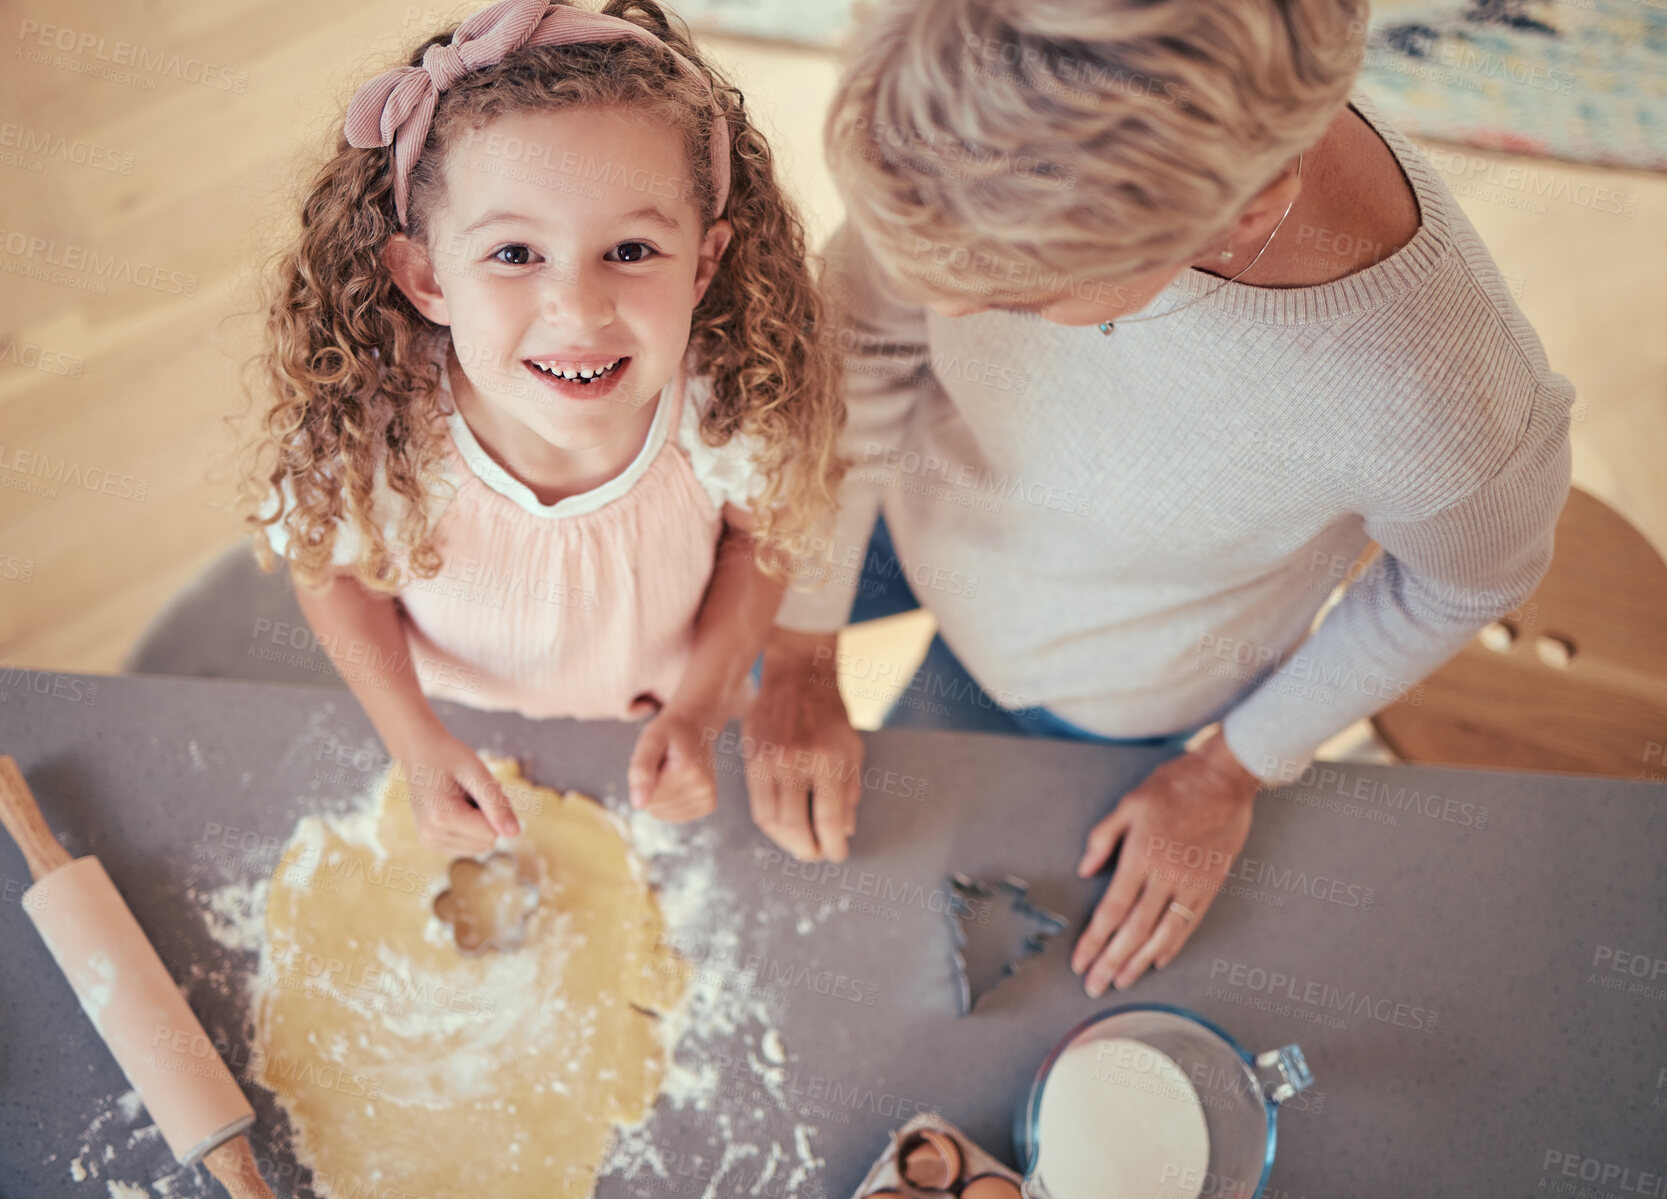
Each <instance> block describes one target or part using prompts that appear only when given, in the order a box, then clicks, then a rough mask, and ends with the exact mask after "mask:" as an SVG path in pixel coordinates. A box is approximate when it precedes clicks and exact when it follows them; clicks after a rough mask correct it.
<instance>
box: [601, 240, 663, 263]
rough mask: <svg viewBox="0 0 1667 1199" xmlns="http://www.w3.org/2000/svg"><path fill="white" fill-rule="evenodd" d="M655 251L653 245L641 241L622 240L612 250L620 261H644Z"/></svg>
mask: <svg viewBox="0 0 1667 1199" xmlns="http://www.w3.org/2000/svg"><path fill="white" fill-rule="evenodd" d="M655 252H656V251H655V249H654V247H653V246H651V245H649V244H648V243H646V242H640V241H622V242H620V243H619V244H618V245H617V246H615V247H614V248H613V250H612V251H610V253H612V254H614V255H615V256H616V258H615V261H618V262H642V261H644V260H645V259H646V258H648V256H649V255H650V254H653V253H655Z"/></svg>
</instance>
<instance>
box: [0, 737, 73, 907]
mask: <svg viewBox="0 0 1667 1199" xmlns="http://www.w3.org/2000/svg"><path fill="white" fill-rule="evenodd" d="M0 824H4V825H5V826H6V831H7V832H8V833H10V834H11V835H12V840H13V841H16V842H17V847H18V848H19V849H21V850H22V851H23V860H24V861H26V862H28V863H29V873H30V874H32V875H33V876H34V877H35V878H36V879H42V878H45V877H46V876H47V875H49V874H51V873H52V872H53V871H54V870H56V869H58V867H60V866H64V865H67V864H68V863H69V862H70V860H71V859H70V855H69V854H68V852H66V851H65V849H64V847H63V846H62V845H59V844H58V838H56V837H54V836H53V835H52V830H51V829H50V828H48V827H47V824H46V817H44V816H42V815H41V810H40V805H39V804H37V803H36V802H35V797H34V795H33V793H31V792H30V790H29V784H28V783H27V782H26V781H25V780H24V778H23V771H21V770H19V769H18V768H17V762H16V760H14V759H13V758H12V756H11V755H10V754H0Z"/></svg>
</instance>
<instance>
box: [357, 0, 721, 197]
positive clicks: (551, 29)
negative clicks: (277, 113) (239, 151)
mask: <svg viewBox="0 0 1667 1199" xmlns="http://www.w3.org/2000/svg"><path fill="white" fill-rule="evenodd" d="M627 39H629V40H630V41H634V42H641V43H642V44H643V45H645V46H659V47H660V48H662V49H663V50H665V51H666V53H668V54H670V55H671V56H672V59H673V61H675V62H676V64H677V68H678V70H680V71H682V72H683V73H684V74H685V75H688V76H689V77H690V78H692V79H695V80H698V81H699V82H700V84H701V85H702V86H703V87H705V88H706V89H708V90H710V89H711V87H712V81H711V79H710V78H708V77H707V75H706V74H705V73H704V72H703V71H701V70H700V68H699V67H697V66H695V65H694V63H692V62H690V61H689V60H688V59H686V58H684V57H683V56H682V55H681V54H679V53H678V52H677V51H676V50H673V49H672V48H671V47H670V46H668V45H666V44H665V43H664V42H662V41H661V40H660V39H659V38H657V37H655V36H654V34H653V33H651V32H649V31H648V30H647V29H644V28H643V27H642V26H641V25H634V24H632V23H631V22H630V21H625V20H621V19H620V18H619V17H609V16H604V15H603V14H602V13H598V12H591V11H590V10H588V9H584V8H575V7H573V6H572V5H568V4H551V3H548V0H498V3H496V4H491V5H488V6H487V7H486V8H483V9H481V10H480V11H479V12H477V13H475V14H474V15H473V16H471V17H470V18H469V19H468V20H466V21H464V22H463V24H461V25H459V26H458V27H457V32H456V33H454V34H453V35H452V39H451V45H449V46H430V47H429V48H428V50H427V52H425V53H424V54H423V65H422V66H420V67H396V68H395V69H393V70H392V71H384V72H383V73H382V74H380V75H378V76H377V77H376V78H375V79H372V80H370V81H369V82H368V83H366V84H365V85H364V86H363V87H361V88H360V89H359V90H358V91H357V92H356V93H354V96H353V102H352V103H351V104H349V105H348V106H347V124H346V127H345V132H346V134H347V144H348V145H350V146H357V147H358V148H360V149H369V148H371V147H373V146H386V145H388V144H389V143H390V142H391V143H393V147H394V162H393V170H394V205H395V207H397V208H398V210H399V223H400V226H401V228H403V227H404V226H405V206H406V200H407V193H408V192H409V190H410V186H411V182H410V181H411V169H412V168H413V167H415V166H416V165H417V156H418V155H419V154H421V153H422V148H423V143H424V142H425V141H426V140H427V139H428V129H429V125H430V124H432V123H433V120H434V108H435V106H436V105H437V104H438V103H439V101H440V93H441V92H443V91H445V90H446V89H447V88H448V87H450V86H451V85H452V84H454V83H456V82H457V81H458V80H459V79H461V78H462V77H463V76H464V75H466V74H468V73H469V72H470V71H473V70H477V69H479V68H481V67H489V66H491V65H492V64H493V63H496V62H500V61H502V60H503V58H504V56H505V55H507V54H509V53H510V52H512V51H514V50H519V49H520V48H521V47H522V46H571V45H576V44H579V43H585V42H617V41H624V40H627ZM712 189H713V191H714V193H715V194H716V196H717V206H716V208H715V209H714V210H713V215H714V216H721V215H722V214H723V210H724V205H725V203H726V202H727V201H728V199H729V123H728V122H727V121H726V120H725V119H724V115H723V110H722V109H721V108H719V107H718V101H717V97H716V96H714V97H713V99H712Z"/></svg>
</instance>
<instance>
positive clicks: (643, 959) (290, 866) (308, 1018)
mask: <svg viewBox="0 0 1667 1199" xmlns="http://www.w3.org/2000/svg"><path fill="white" fill-rule="evenodd" d="M489 764H490V765H491V766H492V770H493V773H494V774H495V775H496V776H497V777H498V779H499V780H500V781H501V782H503V783H504V784H505V785H506V786H507V787H508V788H510V789H511V795H512V802H513V804H514V806H515V808H516V811H517V814H518V816H519V818H520V821H521V826H522V833H521V835H520V836H518V837H516V838H515V839H514V840H512V841H508V842H500V848H502V849H506V850H508V851H509V852H511V853H513V854H514V855H515V857H516V859H517V862H518V863H519V865H520V867H521V873H522V874H523V876H525V877H527V878H528V879H529V880H531V881H533V882H534V883H535V885H536V886H537V890H538V900H539V902H538V906H537V908H536V909H535V910H534V911H533V912H532V913H531V914H530V916H528V917H527V925H526V940H525V943H524V944H523V946H522V947H521V948H519V949H517V950H514V951H513V952H507V953H506V952H501V951H497V950H488V951H486V952H484V953H481V954H479V955H475V956H471V955H466V954H464V953H461V952H460V951H459V949H458V947H457V945H456V943H455V941H454V940H453V937H452V929H451V928H450V926H448V925H446V924H444V923H442V922H441V921H440V920H439V919H438V918H436V917H435V916H434V915H433V912H432V905H433V900H434V898H435V896H436V895H437V894H438V893H440V892H442V891H444V890H446V889H447V887H448V886H449V885H450V880H449V879H448V875H447V865H448V859H447V858H446V856H445V855H443V854H441V853H438V852H436V851H433V850H430V849H427V848H424V847H423V846H422V845H421V844H419V843H418V841H417V838H416V825H415V821H414V820H413V818H412V814H411V808H410V804H409V801H408V799H407V792H406V786H405V783H404V780H403V779H402V778H400V777H399V775H398V768H397V767H395V768H394V769H393V771H391V772H390V774H389V776H388V777H386V778H385V779H384V780H383V781H382V783H381V784H380V785H379V787H378V795H377V798H376V802H375V806H374V807H373V808H372V809H371V810H369V811H367V812H362V813H358V814H356V815H354V816H352V817H347V818H337V819H333V820H327V819H323V818H320V817H312V816H309V817H306V818H305V819H303V820H302V821H301V823H300V825H299V826H298V828H297V830H296V834H295V837H294V838H293V840H292V841H291V842H290V844H289V846H288V847H287V849H286V850H285V853H284V854H283V856H282V858H281V860H280V861H279V863H278V867H277V870H276V871H275V873H274V875H273V878H272V883H271V889H270V895H269V899H268V903H267V912H266V944H265V946H264V947H263V950H262V966H261V976H260V977H261V979H262V983H261V985H260V987H259V993H258V999H257V1002H256V1021H255V1023H256V1033H255V1043H256V1049H257V1053H258V1058H257V1064H258V1070H257V1079H258V1081H259V1082H260V1083H261V1084H262V1085H264V1086H266V1087H268V1088H269V1089H271V1090H272V1091H274V1092H275V1093H276V1094H277V1096H278V1098H279V1100H280V1102H281V1103H282V1104H283V1106H284V1108H285V1110H286V1111H287V1112H288V1113H289V1118H290V1122H291V1125H292V1127H293V1129H294V1132H295V1142H296V1143H295V1151H296V1155H297V1158H298V1159H299V1160H300V1161H301V1162H302V1163H303V1164H304V1165H308V1166H311V1167H312V1169H313V1171H314V1175H315V1177H314V1181H313V1188H314V1190H316V1191H317V1192H318V1193H319V1194H320V1195H323V1196H327V1197H340V1196H349V1195H360V1196H362V1195H383V1194H388V1195H406V1194H411V1195H420V1196H423V1197H424V1199H447V1197H450V1196H469V1197H470V1199H476V1197H478V1196H480V1195H488V1194H489V1195H493V1196H495V1197H503V1199H518V1197H521V1196H526V1197H528V1199H534V1197H537V1199H545V1197H548V1196H564V1197H567V1196H571V1197H575V1199H578V1197H581V1196H588V1195H590V1194H591V1192H592V1189H593V1186H594V1182H595V1175H596V1170H597V1166H598V1163H599V1162H600V1161H601V1160H602V1157H603V1154H604V1153H605V1151H606V1149H607V1146H608V1142H609V1139H610V1137H611V1135H612V1130H613V1126H614V1125H616V1124H626V1125H628V1124H634V1123H636V1122H637V1121H639V1120H640V1119H641V1118H642V1117H643V1116H644V1114H645V1113H646V1112H647V1110H648V1109H649V1108H650V1107H651V1106H652V1105H653V1103H654V1099H655V1097H656V1095H657V1094H658V1093H659V1089H660V1080H661V1077H662V1073H663V1070H664V1067H665V1062H666V1059H667V1054H668V1049H669V1047H668V1046H667V1045H666V1044H665V1043H664V1042H665V1037H664V1036H663V1035H662V1033H661V1028H662V1021H661V1020H660V1019H658V1014H660V1013H668V1012H669V1011H670V1010H671V1009H672V1008H673V1007H674V1006H675V1005H676V1004H677V1002H678V1000H679V998H680V996H681V995H682V993H683V990H684V986H685V982H686V980H687V978H688V970H687V963H684V962H682V961H681V959H679V958H677V957H676V955H675V954H673V953H672V952H671V950H670V949H669V948H667V939H666V938H665V937H664V936H663V928H664V926H663V922H662V919H661V916H660V912H659V909H658V907H657V905H656V903H655V900H654V896H653V894H652V892H651V891H650V889H649V887H648V884H647V883H646V882H645V881H644V879H643V878H642V875H641V871H640V870H637V869H634V868H633V858H632V856H631V853H630V850H629V847H628V844H627V842H626V839H625V836H624V833H623V829H622V826H621V824H620V822H619V821H618V820H617V819H616V818H615V817H613V816H612V815H610V814H609V813H608V812H607V810H606V809H605V808H603V807H602V806H601V805H600V804H598V803H596V802H595V801H594V800H591V799H588V798H586V797H585V796H582V795H579V794H578V793H576V792H568V793H565V794H563V793H561V792H558V791H554V790H550V789H548V788H544V787H536V786H532V785H530V784H528V783H526V781H525V780H524V779H522V778H521V776H520V773H519V770H518V769H517V767H516V765H515V764H514V763H513V762H502V761H490V760H489ZM666 1023H669V1022H666Z"/></svg>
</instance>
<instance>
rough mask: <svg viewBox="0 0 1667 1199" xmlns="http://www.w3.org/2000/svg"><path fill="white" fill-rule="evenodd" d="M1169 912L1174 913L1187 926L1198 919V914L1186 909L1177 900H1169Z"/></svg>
mask: <svg viewBox="0 0 1667 1199" xmlns="http://www.w3.org/2000/svg"><path fill="white" fill-rule="evenodd" d="M1169 910H1170V911H1172V912H1174V913H1175V914H1176V915H1177V916H1179V917H1180V918H1181V919H1182V920H1185V921H1186V922H1187V923H1188V924H1191V923H1192V922H1193V921H1195V920H1197V919H1198V913H1197V912H1195V911H1193V910H1192V909H1191V908H1189V907H1187V906H1186V905H1185V904H1184V903H1182V902H1181V901H1180V900H1178V899H1171V900H1170V901H1169Z"/></svg>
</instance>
